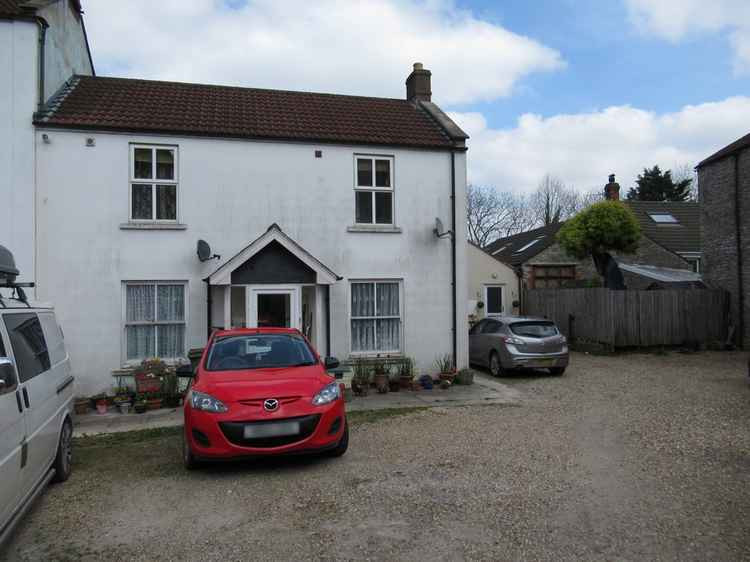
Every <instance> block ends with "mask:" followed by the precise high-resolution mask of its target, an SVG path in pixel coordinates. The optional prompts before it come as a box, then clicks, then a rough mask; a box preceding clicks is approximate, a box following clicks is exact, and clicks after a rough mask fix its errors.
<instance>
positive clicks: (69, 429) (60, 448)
mask: <svg viewBox="0 0 750 562" xmlns="http://www.w3.org/2000/svg"><path fill="white" fill-rule="evenodd" d="M72 461H73V424H72V423H71V421H70V418H65V421H64V422H63V426H62V429H61V430H60V441H59V443H58V444H57V455H55V463H54V464H53V465H52V466H53V467H54V469H55V476H54V477H53V478H52V480H53V481H54V482H65V481H66V480H67V479H68V478H70V473H71V472H73V462H72Z"/></svg>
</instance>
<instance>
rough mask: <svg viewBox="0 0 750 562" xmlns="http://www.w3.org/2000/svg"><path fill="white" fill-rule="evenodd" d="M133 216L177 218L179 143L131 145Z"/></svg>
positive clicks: (135, 218) (137, 219)
mask: <svg viewBox="0 0 750 562" xmlns="http://www.w3.org/2000/svg"><path fill="white" fill-rule="evenodd" d="M130 156H131V157H130V162H131V163H130V220H131V221H151V222H156V221H164V222H177V147H173V146H172V147H170V146H146V145H131V154H130Z"/></svg>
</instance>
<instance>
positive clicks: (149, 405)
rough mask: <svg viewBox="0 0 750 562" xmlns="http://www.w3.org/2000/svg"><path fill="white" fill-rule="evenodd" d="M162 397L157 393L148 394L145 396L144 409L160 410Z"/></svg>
mask: <svg viewBox="0 0 750 562" xmlns="http://www.w3.org/2000/svg"><path fill="white" fill-rule="evenodd" d="M161 401H162V396H161V393H159V392H149V393H147V394H146V409H147V410H158V409H159V408H161Z"/></svg>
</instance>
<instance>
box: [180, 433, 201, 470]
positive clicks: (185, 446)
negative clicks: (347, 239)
mask: <svg viewBox="0 0 750 562" xmlns="http://www.w3.org/2000/svg"><path fill="white" fill-rule="evenodd" d="M182 464H184V465H185V468H186V469H188V470H194V469H196V468H198V466H199V464H200V463H199V462H198V461H197V459H196V458H195V455H193V451H191V450H190V443H188V439H187V436H186V435H185V433H184V432H183V433H182Z"/></svg>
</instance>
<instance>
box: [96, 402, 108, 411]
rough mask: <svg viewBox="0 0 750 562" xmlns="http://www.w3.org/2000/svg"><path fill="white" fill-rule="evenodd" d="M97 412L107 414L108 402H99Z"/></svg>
mask: <svg viewBox="0 0 750 562" xmlns="http://www.w3.org/2000/svg"><path fill="white" fill-rule="evenodd" d="M96 411H97V412H98V413H100V414H106V413H107V401H106V400H97V402H96Z"/></svg>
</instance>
